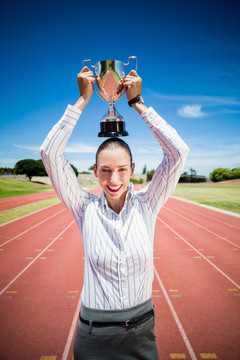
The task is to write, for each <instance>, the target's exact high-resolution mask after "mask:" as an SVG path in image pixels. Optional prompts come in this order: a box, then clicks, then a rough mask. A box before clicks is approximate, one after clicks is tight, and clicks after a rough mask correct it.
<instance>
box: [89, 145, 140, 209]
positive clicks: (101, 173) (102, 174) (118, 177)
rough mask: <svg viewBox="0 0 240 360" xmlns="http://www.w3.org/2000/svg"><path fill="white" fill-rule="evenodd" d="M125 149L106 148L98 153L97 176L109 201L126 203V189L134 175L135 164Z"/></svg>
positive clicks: (95, 170) (95, 171)
mask: <svg viewBox="0 0 240 360" xmlns="http://www.w3.org/2000/svg"><path fill="white" fill-rule="evenodd" d="M130 161H131V160H130V155H129V154H128V152H127V151H126V150H125V149H122V148H117V149H105V150H102V151H101V152H100V153H99V154H98V159H97V166H96V165H94V173H95V176H96V177H97V178H98V180H99V184H100V186H101V187H102V188H103V191H104V193H105V197H106V199H107V201H108V203H110V204H112V203H113V202H119V201H120V202H122V203H124V200H125V195H126V189H127V186H128V184H129V181H130V177H131V176H132V175H133V172H134V167H135V164H134V163H133V164H132V165H131V163H130Z"/></svg>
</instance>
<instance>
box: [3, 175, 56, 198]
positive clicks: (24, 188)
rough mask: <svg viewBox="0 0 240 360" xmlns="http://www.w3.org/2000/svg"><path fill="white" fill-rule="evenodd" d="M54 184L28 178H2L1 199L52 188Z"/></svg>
mask: <svg viewBox="0 0 240 360" xmlns="http://www.w3.org/2000/svg"><path fill="white" fill-rule="evenodd" d="M51 189H52V186H50V185H46V184H40V183H34V182H31V181H26V180H9V179H0V199H3V198H7V197H12V196H18V195H27V194H35V193H39V192H42V191H45V190H51Z"/></svg>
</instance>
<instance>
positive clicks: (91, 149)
mask: <svg viewBox="0 0 240 360" xmlns="http://www.w3.org/2000/svg"><path fill="white" fill-rule="evenodd" d="M96 151H97V147H96V146H91V145H88V144H83V143H70V144H69V145H68V146H67V147H66V150H65V152H66V153H90V154H92V153H94V154H95V153H96Z"/></svg>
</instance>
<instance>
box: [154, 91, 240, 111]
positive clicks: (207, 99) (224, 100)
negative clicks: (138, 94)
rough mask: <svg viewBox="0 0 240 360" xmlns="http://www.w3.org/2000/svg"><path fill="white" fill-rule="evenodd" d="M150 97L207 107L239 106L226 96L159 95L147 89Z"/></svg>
mask: <svg viewBox="0 0 240 360" xmlns="http://www.w3.org/2000/svg"><path fill="white" fill-rule="evenodd" d="M148 92H149V94H150V96H151V97H156V98H159V99H164V100H170V101H178V102H185V103H186V102H192V103H201V104H206V105H208V106H237V107H239V106H240V101H238V100H236V98H234V97H227V96H225V97H224V96H208V95H176V94H160V93H158V92H156V91H152V90H150V89H148Z"/></svg>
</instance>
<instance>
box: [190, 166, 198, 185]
mask: <svg viewBox="0 0 240 360" xmlns="http://www.w3.org/2000/svg"><path fill="white" fill-rule="evenodd" d="M189 170H190V176H191V183H192V182H193V177H194V176H195V175H197V172H196V170H195V169H193V168H190V169H189Z"/></svg>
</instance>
